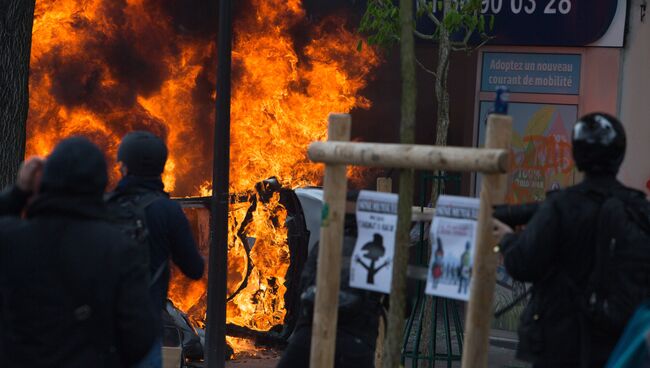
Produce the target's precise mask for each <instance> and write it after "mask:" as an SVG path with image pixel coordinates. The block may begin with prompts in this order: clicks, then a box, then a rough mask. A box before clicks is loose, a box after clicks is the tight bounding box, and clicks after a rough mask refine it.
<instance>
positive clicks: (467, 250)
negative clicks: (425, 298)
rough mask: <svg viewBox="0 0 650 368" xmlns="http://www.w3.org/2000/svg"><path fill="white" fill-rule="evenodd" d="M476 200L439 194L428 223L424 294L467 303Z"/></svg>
mask: <svg viewBox="0 0 650 368" xmlns="http://www.w3.org/2000/svg"><path fill="white" fill-rule="evenodd" d="M478 211H479V199H478V198H467V197H457V196H447V195H443V196H440V197H439V198H438V203H437V205H436V213H435V216H434V218H433V221H432V223H431V232H430V236H429V239H430V240H431V246H432V250H431V260H430V262H429V272H427V285H426V288H425V292H426V293H427V294H428V295H434V296H440V297H445V298H451V299H458V300H464V301H467V300H469V294H470V293H469V291H470V288H471V281H472V267H473V262H474V249H475V246H476V229H477V219H478Z"/></svg>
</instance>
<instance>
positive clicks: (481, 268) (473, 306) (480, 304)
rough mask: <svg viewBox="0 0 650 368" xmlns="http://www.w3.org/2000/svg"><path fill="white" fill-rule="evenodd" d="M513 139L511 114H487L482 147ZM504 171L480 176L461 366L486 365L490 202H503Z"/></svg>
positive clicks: (492, 272)
mask: <svg viewBox="0 0 650 368" xmlns="http://www.w3.org/2000/svg"><path fill="white" fill-rule="evenodd" d="M511 141H512V118H511V117H510V116H506V115H495V114H492V115H490V116H489V117H488V123H487V132H486V139H485V148H501V149H509V148H510V144H511ZM506 180H507V175H503V174H487V175H483V176H482V179H481V207H480V210H479V219H478V234H477V235H478V236H477V238H478V242H477V245H476V251H475V254H474V266H473V271H472V273H473V274H472V290H471V294H470V298H469V306H468V310H467V318H466V322H465V344H464V349H463V358H462V368H486V367H487V353H488V344H489V337H490V322H491V318H492V312H491V311H492V302H493V298H494V288H495V282H496V269H497V260H498V258H497V254H496V253H495V252H494V246H495V239H494V236H493V235H492V205H493V204H497V203H503V201H504V199H505V194H506Z"/></svg>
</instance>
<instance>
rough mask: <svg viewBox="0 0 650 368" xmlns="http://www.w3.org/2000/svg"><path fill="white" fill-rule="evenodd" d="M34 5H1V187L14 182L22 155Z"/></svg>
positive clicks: (23, 1)
mask: <svg viewBox="0 0 650 368" xmlns="http://www.w3.org/2000/svg"><path fill="white" fill-rule="evenodd" d="M34 4H35V0H3V1H2V2H1V3H0V86H1V87H0V188H4V187H5V186H6V185H8V184H10V183H13V182H14V180H15V178H16V173H17V172H18V167H19V165H20V162H21V161H22V160H23V158H24V156H25V123H26V122H27V110H28V108H29V93H28V83H29V55H30V50H31V46H32V24H33V21H34Z"/></svg>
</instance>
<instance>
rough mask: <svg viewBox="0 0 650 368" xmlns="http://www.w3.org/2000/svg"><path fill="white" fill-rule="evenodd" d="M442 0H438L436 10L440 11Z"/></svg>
mask: <svg viewBox="0 0 650 368" xmlns="http://www.w3.org/2000/svg"><path fill="white" fill-rule="evenodd" d="M442 6H443V4H442V1H438V11H442Z"/></svg>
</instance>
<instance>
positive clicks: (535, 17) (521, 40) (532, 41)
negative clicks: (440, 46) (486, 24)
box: [414, 0, 626, 46]
mask: <svg viewBox="0 0 650 368" xmlns="http://www.w3.org/2000/svg"><path fill="white" fill-rule="evenodd" d="M414 1H415V2H416V5H417V4H418V2H419V0H414ZM426 1H427V2H428V3H431V2H432V1H435V2H436V3H438V2H442V0H426ZM619 1H626V0H482V9H481V10H482V13H483V14H485V15H494V16H495V21H494V29H493V30H492V32H490V35H491V36H494V39H492V40H491V41H490V42H489V44H493V45H536V46H585V45H588V44H591V43H593V42H596V41H597V40H599V39H600V38H601V37H602V36H603V35H604V34H605V33H606V32H607V30H608V29H609V27H610V25H611V24H612V21H613V20H614V16H615V15H616V9H617V6H618V2H619ZM437 9H438V7H436V11H438V12H440V13H441V11H440V10H437ZM438 15H440V14H438ZM439 18H440V17H439ZM417 28H418V30H419V31H421V32H423V33H427V34H431V33H432V32H433V31H434V30H435V25H434V23H433V22H431V20H429V19H428V18H427V17H426V16H423V17H420V18H419V19H418V22H417ZM476 40H477V39H475V41H476Z"/></svg>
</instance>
